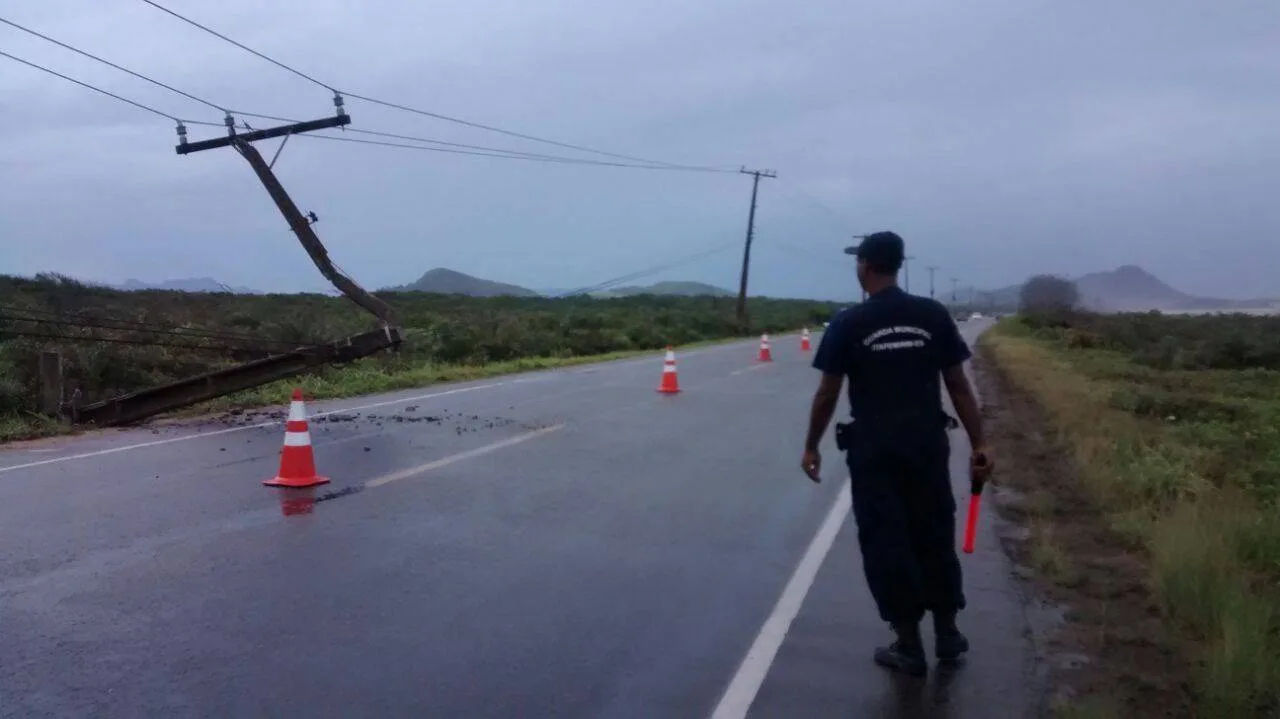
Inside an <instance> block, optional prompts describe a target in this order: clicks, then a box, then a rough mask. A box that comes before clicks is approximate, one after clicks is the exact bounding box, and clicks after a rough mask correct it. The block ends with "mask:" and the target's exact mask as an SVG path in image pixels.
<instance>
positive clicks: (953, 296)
mask: <svg viewBox="0 0 1280 719" xmlns="http://www.w3.org/2000/svg"><path fill="white" fill-rule="evenodd" d="M959 281H960V280H957V279H956V278H954V277H952V278H951V304H955V303H956V283H957V282H959Z"/></svg>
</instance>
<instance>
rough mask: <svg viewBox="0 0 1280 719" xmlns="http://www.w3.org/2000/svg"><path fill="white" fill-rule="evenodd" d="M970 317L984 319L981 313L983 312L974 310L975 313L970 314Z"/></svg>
mask: <svg viewBox="0 0 1280 719" xmlns="http://www.w3.org/2000/svg"><path fill="white" fill-rule="evenodd" d="M969 319H971V320H980V319H982V313H981V312H974V313H973V314H971V315H969Z"/></svg>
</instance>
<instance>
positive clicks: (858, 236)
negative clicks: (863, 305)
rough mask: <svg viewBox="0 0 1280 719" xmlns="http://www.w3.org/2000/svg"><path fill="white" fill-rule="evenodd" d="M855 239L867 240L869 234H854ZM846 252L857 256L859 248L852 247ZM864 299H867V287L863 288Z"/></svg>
mask: <svg viewBox="0 0 1280 719" xmlns="http://www.w3.org/2000/svg"><path fill="white" fill-rule="evenodd" d="M853 239H855V240H859V241H861V240H865V239H867V236H866V235H854V236H853ZM845 253H846V254H850V255H855V256H856V255H857V254H858V248H857V247H850V248H849V249H847V250H845ZM862 301H863V302H866V301H867V290H866V288H863V290H862Z"/></svg>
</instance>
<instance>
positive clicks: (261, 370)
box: [70, 94, 402, 426]
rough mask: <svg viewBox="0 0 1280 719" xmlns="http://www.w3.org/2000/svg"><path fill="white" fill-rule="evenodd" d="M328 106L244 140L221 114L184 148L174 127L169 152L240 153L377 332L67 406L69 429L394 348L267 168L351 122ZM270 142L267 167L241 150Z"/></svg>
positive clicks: (398, 337)
mask: <svg viewBox="0 0 1280 719" xmlns="http://www.w3.org/2000/svg"><path fill="white" fill-rule="evenodd" d="M333 104H334V107H335V108H336V109H337V112H336V114H335V115H334V116H333V117H329V118H325V119H321V120H310V121H307V122H296V123H293V124H290V125H282V126H280V127H273V128H268V129H265V130H249V131H248V132H244V133H238V132H237V129H236V122H235V118H234V117H232V116H231V114H230V113H228V114H227V117H226V120H225V123H226V127H227V136H226V137H222V138H214V139H211V140H201V141H199V142H188V141H187V129H186V127H184V126H183V124H182V123H181V122H179V123H178V145H177V147H176V148H174V149H175V150H177V152H178V154H179V155H189V154H191V153H193V152H201V151H204V150H213V149H217V148H220V147H234V148H235V149H236V151H237V152H239V153H240V156H241V157H243V158H244V159H245V160H246V161H248V163H249V166H250V167H252V168H253V171H254V173H255V174H256V175H257V176H258V179H259V180H260V181H261V182H262V185H263V187H265V188H266V190H267V194H269V195H271V199H272V200H273V201H275V203H276V207H277V208H279V210H280V214H282V215H284V218H285V220H286V221H287V222H288V223H289V228H290V229H292V230H293V233H294V234H295V235H297V236H298V241H299V242H300V243H302V247H303V249H305V250H306V251H307V254H308V255H310V257H311V261H312V262H314V263H315V266H316V268H317V269H319V270H320V273H321V274H322V275H324V276H325V278H326V279H328V280H329V282H331V283H332V284H333V286H334V287H336V288H338V290H339V291H340V292H342V294H343V295H345V296H346V297H347V298H348V299H350V300H351V301H352V302H354V303H356V304H357V305H359V306H360V307H361V308H363V309H364V310H365V311H367V312H369V313H370V314H372V315H373V316H374V317H376V318H377V319H378V322H379V324H380V325H381V327H380V328H379V329H377V330H373V331H370V332H364V333H361V334H358V335H353V336H351V337H347V338H344V339H339V340H334V341H332V342H328V343H323V344H317V345H314V346H310V347H299V348H298V349H296V350H293V351H291V352H284V353H281V354H277V355H273V356H270V357H266V358H263V359H260V360H256V361H253V362H249V363H246V364H241V365H238V366H235V367H230V368H227V369H223V370H218V371H215V372H209V373H206V374H202V375H197V376H195V377H189V378H187V379H183V380H179V381H177V382H172V383H170V384H166V385H162V386H160V387H153V388H151V389H146V390H142V391H139V392H133V393H130V394H127V395H122V396H119V397H114V398H112V399H109V400H105V401H102V402H97V403H95V404H91V405H87V406H84V407H77V406H75V405H74V404H73V405H72V406H71V408H70V410H71V415H72V420H73V421H75V422H77V423H92V424H96V425H98V426H108V425H117V424H128V423H131V422H136V421H138V420H140V419H145V418H147V417H151V416H154V415H157V414H161V413H163V412H167V411H169V410H174V409H178V408H180V407H186V406H188V405H192V404H196V403H197V402H205V401H208V400H211V399H214V398H217V397H221V396H223V395H227V394H230V393H232V392H239V391H242V390H246V389H250V388H252V387H257V386H260V385H263V384H267V383H269V382H274V381H277V380H281V379H285V378H288V377H293V376H295V375H298V374H302V373H303V372H306V371H308V370H310V369H313V368H315V367H319V366H321V365H324V364H333V363H343V362H351V361H354V360H357V359H360V358H361V357H367V356H369V355H371V354H374V353H376V352H379V351H381V350H384V349H387V348H394V347H397V346H399V345H400V343H401V341H402V334H401V331H400V328H398V327H396V326H395V316H394V313H393V312H392V309H391V307H390V305H388V304H387V303H385V302H383V301H382V300H380V299H378V298H377V297H375V296H373V295H372V294H371V293H369V292H368V291H367V290H365V289H364V288H363V287H361V286H360V285H359V284H357V283H356V281H355V280H353V279H351V278H350V277H347V276H346V275H345V274H343V273H342V272H341V271H339V270H338V268H337V267H335V266H334V264H333V261H332V260H330V259H329V253H328V251H327V250H326V249H325V247H324V243H322V242H321V241H320V238H319V237H318V236H317V235H316V233H315V230H314V229H313V228H312V227H311V222H310V221H308V219H307V217H306V216H304V215H303V214H302V211H301V210H299V209H298V206H297V205H296V204H295V203H294V201H293V198H291V197H289V193H288V192H287V191H285V189H284V185H282V184H281V183H280V179H279V178H277V177H276V175H275V173H274V172H273V171H272V166H273V165H274V164H275V161H276V160H277V159H279V157H280V150H283V149H284V143H286V142H288V141H289V137H290V136H292V135H296V134H299V133H302V132H310V131H312V130H324V129H328V128H333V127H342V126H344V125H348V124H350V123H351V118H350V116H348V115H347V114H346V112H344V111H343V109H342V96H341V95H337V94H335V95H334V98H333ZM273 137H283V138H284V140H282V141H281V144H280V150H277V151H276V155H275V157H274V158H272V160H271V162H270V163H268V162H267V161H266V160H264V159H263V158H262V155H261V154H260V153H259V152H258V151H257V149H255V148H254V147H253V145H251V144H249V143H251V142H254V141H256V140H266V139H270V138H273ZM311 217H312V219H313V220H314V218H315V215H311Z"/></svg>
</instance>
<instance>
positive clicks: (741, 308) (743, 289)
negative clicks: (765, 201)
mask: <svg viewBox="0 0 1280 719" xmlns="http://www.w3.org/2000/svg"><path fill="white" fill-rule="evenodd" d="M739 172H741V173H742V174H744V175H751V176H752V180H751V210H750V211H749V212H748V213H747V242H746V246H745V247H743V250H742V282H741V283H740V284H739V285H738V313H737V314H738V326H739V327H741V328H743V329H746V327H747V273H748V271H749V270H750V267H751V239H752V237H753V236H754V235H755V231H756V195H757V194H758V193H759V191H760V178H761V177H777V176H778V173H776V172H774V171H773V170H748V169H747V168H745V167H744V168H742V169H741V170H739Z"/></svg>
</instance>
